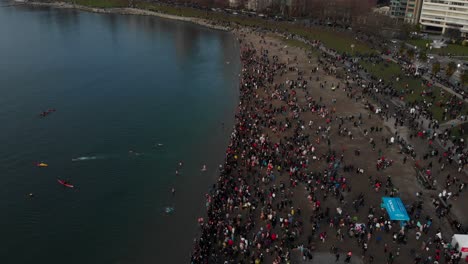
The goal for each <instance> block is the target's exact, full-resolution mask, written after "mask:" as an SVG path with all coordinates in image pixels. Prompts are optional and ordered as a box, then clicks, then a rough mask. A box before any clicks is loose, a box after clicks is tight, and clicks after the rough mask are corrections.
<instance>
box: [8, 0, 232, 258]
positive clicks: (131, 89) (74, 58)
mask: <svg viewBox="0 0 468 264" xmlns="http://www.w3.org/2000/svg"><path fill="white" fill-rule="evenodd" d="M0 4H2V5H5V4H8V2H0ZM239 70H240V62H239V51H238V47H237V44H236V41H235V39H234V37H233V36H232V35H230V34H228V33H225V32H219V31H214V30H210V29H206V28H202V27H199V26H196V25H193V24H189V23H183V22H175V21H170V20H165V19H160V18H155V17H139V16H120V15H102V14H93V13H85V12H78V11H73V10H58V9H51V8H31V7H0V124H1V126H0V263H2V264H10V263H11V264H22V263H35V264H42V263H44V264H45V263H47V264H50V263H53V264H54V263H60V264H69V263H70V264H71V263H80V264H85V263H86V264H87V263H98V264H106V263H112V264H113V263H115V264H117V263H132V264H138V263H188V262H189V257H190V251H191V248H192V241H193V238H194V236H195V234H196V232H197V223H196V220H197V218H198V216H199V215H201V214H202V213H203V211H204V194H205V193H207V192H208V191H209V188H210V186H211V184H212V183H214V182H215V178H216V175H217V171H216V167H217V165H218V164H219V163H221V162H222V161H223V158H224V150H225V148H226V146H227V143H228V138H229V134H230V132H231V127H232V125H233V116H234V111H235V108H236V105H237V101H238V74H239ZM50 108H55V109H56V112H54V113H51V114H50V115H48V116H47V117H45V118H41V117H39V114H40V113H41V112H42V111H46V110H47V109H50ZM223 123H224V125H223ZM41 161H42V162H45V163H48V164H49V167H47V168H39V167H36V166H35V162H41ZM179 161H182V162H183V166H182V167H178V163H179ZM203 164H206V165H207V168H208V170H207V171H206V172H201V171H200V169H201V168H202V166H203ZM176 170H179V174H178V175H176V173H175V171H176ZM58 178H60V179H65V180H68V181H70V182H71V183H72V184H74V185H75V188H74V189H70V188H66V187H64V186H61V185H60V184H58V182H57V179H58ZM172 187H175V190H176V194H175V196H173V195H172V194H171V188H172ZM29 193H33V194H34V196H33V197H29ZM168 206H170V207H173V208H175V211H174V212H173V213H172V214H166V213H165V212H164V210H165V209H164V208H165V207H168Z"/></svg>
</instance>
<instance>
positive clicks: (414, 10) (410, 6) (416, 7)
mask: <svg viewBox="0 0 468 264" xmlns="http://www.w3.org/2000/svg"><path fill="white" fill-rule="evenodd" d="M407 1H408V2H407V3H406V11H405V22H406V23H410V24H417V23H419V17H420V15H421V7H422V3H423V0H407Z"/></svg>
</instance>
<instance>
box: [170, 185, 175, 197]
mask: <svg viewBox="0 0 468 264" xmlns="http://www.w3.org/2000/svg"><path fill="white" fill-rule="evenodd" d="M171 192H172V195H173V196H174V195H175V188H174V187H172V190H171Z"/></svg>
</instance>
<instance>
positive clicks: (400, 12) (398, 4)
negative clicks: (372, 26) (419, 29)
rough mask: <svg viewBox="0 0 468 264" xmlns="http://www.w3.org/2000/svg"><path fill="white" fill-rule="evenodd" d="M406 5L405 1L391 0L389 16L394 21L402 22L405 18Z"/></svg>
mask: <svg viewBox="0 0 468 264" xmlns="http://www.w3.org/2000/svg"><path fill="white" fill-rule="evenodd" d="M407 3H408V2H407V0H391V1H390V16H391V17H393V18H396V19H400V20H403V19H404V18H405V13H406V5H407Z"/></svg>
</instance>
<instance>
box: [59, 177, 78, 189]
mask: <svg viewBox="0 0 468 264" xmlns="http://www.w3.org/2000/svg"><path fill="white" fill-rule="evenodd" d="M57 181H58V183H60V184H62V185H63V186H65V187H68V188H73V187H75V186H74V185H72V184H69V183H68V182H66V181H64V180H60V179H57Z"/></svg>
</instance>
